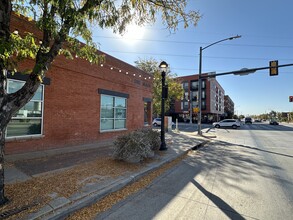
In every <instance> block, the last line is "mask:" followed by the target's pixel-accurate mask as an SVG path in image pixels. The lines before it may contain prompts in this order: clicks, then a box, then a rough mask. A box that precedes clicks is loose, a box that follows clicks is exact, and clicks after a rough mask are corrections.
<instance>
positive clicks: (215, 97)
mask: <svg viewBox="0 0 293 220" xmlns="http://www.w3.org/2000/svg"><path fill="white" fill-rule="evenodd" d="M202 75H203V76H204V75H206V74H202ZM177 79H178V81H179V82H181V84H182V88H183V89H184V95H183V97H182V100H176V101H175V103H174V107H173V112H172V114H173V117H176V118H178V119H179V121H180V120H183V121H189V120H190V113H192V120H193V122H196V121H197V109H198V75H190V76H182V77H178V78H177ZM201 93H202V122H212V121H217V120H219V119H220V118H221V117H223V114H224V94H225V91H224V89H223V88H222V87H221V85H220V84H219V83H218V81H217V80H216V79H215V78H210V79H206V78H205V79H202V91H201Z"/></svg>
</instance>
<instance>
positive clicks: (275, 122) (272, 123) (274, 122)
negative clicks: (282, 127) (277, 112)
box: [270, 120, 279, 125]
mask: <svg viewBox="0 0 293 220" xmlns="http://www.w3.org/2000/svg"><path fill="white" fill-rule="evenodd" d="M270 125H279V122H277V121H275V120H271V121H270Z"/></svg>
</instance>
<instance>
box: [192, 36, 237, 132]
mask: <svg viewBox="0 0 293 220" xmlns="http://www.w3.org/2000/svg"><path fill="white" fill-rule="evenodd" d="M240 37H241V36H240V35H236V36H234V37H229V38H225V39H223V40H219V41H216V42H214V43H212V44H209V45H208V46H206V47H200V48H199V73H198V108H199V112H198V122H197V125H198V126H197V133H198V134H199V135H201V102H202V100H201V99H202V98H201V97H202V91H201V83H202V82H201V68H202V51H203V50H205V49H207V48H208V47H210V46H213V45H215V44H218V43H220V42H223V41H226V40H233V39H236V38H240Z"/></svg>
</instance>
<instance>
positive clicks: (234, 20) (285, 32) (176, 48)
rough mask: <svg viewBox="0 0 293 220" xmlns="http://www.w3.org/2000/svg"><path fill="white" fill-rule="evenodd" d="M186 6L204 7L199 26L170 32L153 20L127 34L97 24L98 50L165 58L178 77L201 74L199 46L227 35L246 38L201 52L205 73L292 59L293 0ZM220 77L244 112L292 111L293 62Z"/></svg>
mask: <svg viewBox="0 0 293 220" xmlns="http://www.w3.org/2000/svg"><path fill="white" fill-rule="evenodd" d="M187 10H194V11H199V13H200V14H201V15H202V18H201V19H200V20H199V22H198V24H197V26H195V27H194V26H192V25H191V26H189V27H188V28H187V29H184V28H183V27H182V25H180V26H179V27H178V30H177V31H176V32H175V33H170V32H169V31H168V30H167V29H166V28H165V27H164V26H163V24H162V23H161V22H160V21H159V20H158V21H157V22H156V23H155V24H153V25H146V26H144V27H136V28H133V27H129V28H128V32H127V33H126V34H125V35H123V36H122V37H121V36H120V35H118V34H114V33H112V31H111V30H106V29H103V30H102V29H98V28H97V29H96V30H95V31H94V41H95V42H96V43H97V44H99V49H100V50H101V51H104V52H106V53H108V54H110V55H112V56H114V57H116V58H118V59H120V60H123V61H125V62H127V63H129V64H131V65H135V64H134V62H135V61H137V60H139V59H150V58H154V59H156V60H157V61H159V62H160V61H162V60H164V61H166V62H167V63H168V64H169V66H170V69H171V72H172V73H176V74H177V76H186V75H193V74H198V67H199V48H200V47H205V46H208V45H210V44H212V43H214V42H217V41H219V40H222V39H226V38H228V37H232V36H235V35H241V38H238V39H234V40H231V41H230V40H229V41H224V42H221V43H218V44H216V45H213V46H211V47H209V48H207V49H205V50H203V54H202V72H203V73H205V72H216V73H223V72H230V71H234V70H240V69H242V68H259V67H267V66H269V61H272V60H278V62H279V65H283V64H291V63H292V64H293V25H292V21H293V13H292V11H293V1H292V0H281V1H280V0H278V1H277V0H270V1H267V0H246V1H243V0H221V1H219V0H189V2H188V6H187ZM217 81H218V82H219V83H220V84H221V86H222V87H223V89H224V90H225V94H226V95H229V96H230V98H231V99H232V100H233V102H234V105H235V113H236V114H239V115H240V114H242V115H245V116H248V115H255V114H264V113H269V112H270V111H272V110H273V111H277V112H288V111H291V112H292V111H293V103H292V102H291V103H290V102H289V96H291V95H293V66H290V67H283V68H279V75H278V76H269V70H261V71H257V72H255V73H254V74H250V75H246V76H235V75H226V76H218V77H217Z"/></svg>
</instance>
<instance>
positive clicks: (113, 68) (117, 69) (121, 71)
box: [100, 63, 152, 80]
mask: <svg viewBox="0 0 293 220" xmlns="http://www.w3.org/2000/svg"><path fill="white" fill-rule="evenodd" d="M107 66H108V68H110V69H111V70H116V71H118V72H119V73H125V74H126V75H129V72H128V71H123V70H122V69H120V68H116V67H114V66H111V65H108V64H106V63H101V64H100V67H107ZM132 75H133V76H136V73H132ZM137 76H138V77H139V78H144V80H148V79H149V80H152V77H150V76H143V75H142V74H139V75H137Z"/></svg>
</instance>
